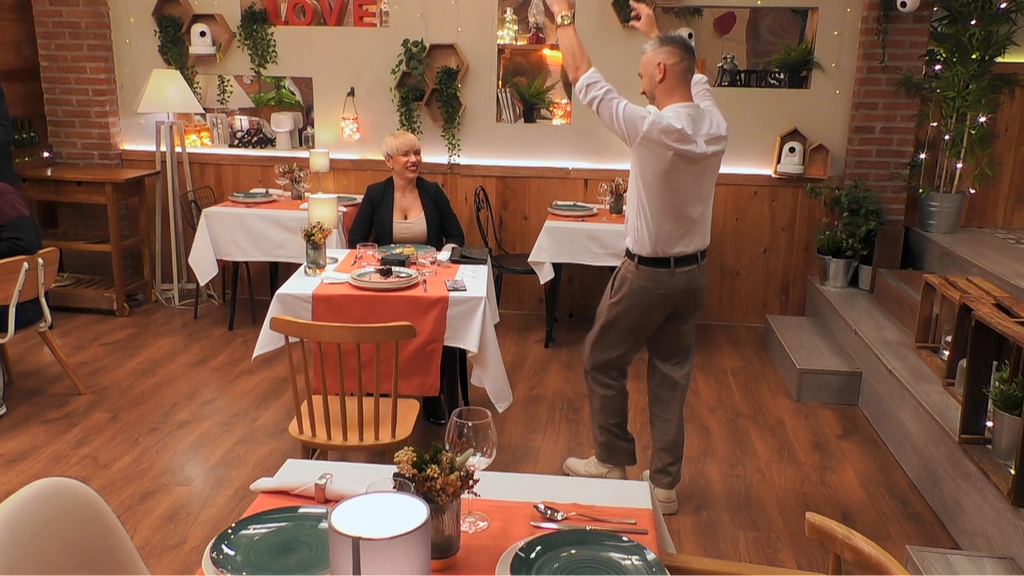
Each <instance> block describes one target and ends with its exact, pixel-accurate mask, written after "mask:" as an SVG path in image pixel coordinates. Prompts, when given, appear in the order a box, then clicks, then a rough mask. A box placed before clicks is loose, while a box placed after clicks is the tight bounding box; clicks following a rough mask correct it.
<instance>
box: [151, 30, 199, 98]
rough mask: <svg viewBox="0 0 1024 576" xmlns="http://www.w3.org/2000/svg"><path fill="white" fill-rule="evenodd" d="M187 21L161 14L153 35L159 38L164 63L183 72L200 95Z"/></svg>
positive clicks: (183, 76) (157, 47)
mask: <svg viewBox="0 0 1024 576" xmlns="http://www.w3.org/2000/svg"><path fill="white" fill-rule="evenodd" d="M184 29H185V23H184V22H183V21H182V19H181V18H178V17H177V16H174V15H171V14H161V15H160V16H158V17H157V20H156V30H154V31H153V35H154V36H156V39H157V46H156V49H157V52H159V53H160V58H161V59H163V61H164V64H167V65H168V66H172V67H174V69H175V70H177V71H178V72H180V73H181V76H182V78H184V79H185V82H187V83H188V86H189V88H191V89H192V92H193V93H195V94H196V95H197V96H198V93H199V82H198V74H197V73H196V68H195V66H192V65H191V64H190V63H189V53H188V42H187V41H186V40H185V32H184Z"/></svg>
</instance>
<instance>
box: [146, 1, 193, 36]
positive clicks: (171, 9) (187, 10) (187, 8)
mask: <svg viewBox="0 0 1024 576" xmlns="http://www.w3.org/2000/svg"><path fill="white" fill-rule="evenodd" d="M195 13H196V11H195V9H193V8H192V3H191V2H189V1H188V0H156V5H155V6H153V22H158V21H157V18H159V17H160V16H163V15H164V14H170V15H171V16H177V17H178V18H181V23H182V25H183V26H188V21H189V20H191V19H192V15H193V14H195ZM185 30H188V28H187V27H186V28H185Z"/></svg>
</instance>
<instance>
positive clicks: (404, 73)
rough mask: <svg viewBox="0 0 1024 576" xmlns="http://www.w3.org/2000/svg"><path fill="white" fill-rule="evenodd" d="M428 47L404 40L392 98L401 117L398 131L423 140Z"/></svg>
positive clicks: (393, 75) (394, 72) (394, 73)
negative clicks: (422, 117)
mask: <svg viewBox="0 0 1024 576" xmlns="http://www.w3.org/2000/svg"><path fill="white" fill-rule="evenodd" d="M426 74H427V43H426V42H424V41H423V40H422V39H420V40H410V39H409V38H406V39H405V40H402V51H401V52H399V54H398V60H397V61H396V62H395V66H394V68H392V69H391V76H392V77H393V78H394V80H395V86H394V87H393V88H392V89H391V97H392V100H393V101H394V103H395V111H396V112H397V113H398V127H399V128H400V129H402V130H405V131H406V132H410V133H412V134H415V135H416V136H419V135H420V134H422V133H423V123H422V119H421V115H422V112H423V98H424V97H426V95H427V79H426Z"/></svg>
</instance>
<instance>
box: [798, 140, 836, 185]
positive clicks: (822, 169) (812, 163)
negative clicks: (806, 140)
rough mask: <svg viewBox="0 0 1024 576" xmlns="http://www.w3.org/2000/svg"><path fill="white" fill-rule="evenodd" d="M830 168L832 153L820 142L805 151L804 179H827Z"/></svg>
mask: <svg viewBox="0 0 1024 576" xmlns="http://www.w3.org/2000/svg"><path fill="white" fill-rule="evenodd" d="M831 166H832V151H831V150H829V149H828V146H825V145H824V144H822V143H821V142H818V143H817V144H813V145H812V146H811V147H810V148H808V149H807V161H806V162H804V177H805V178H816V179H818V180H824V179H826V178H828V172H829V169H830V168H831Z"/></svg>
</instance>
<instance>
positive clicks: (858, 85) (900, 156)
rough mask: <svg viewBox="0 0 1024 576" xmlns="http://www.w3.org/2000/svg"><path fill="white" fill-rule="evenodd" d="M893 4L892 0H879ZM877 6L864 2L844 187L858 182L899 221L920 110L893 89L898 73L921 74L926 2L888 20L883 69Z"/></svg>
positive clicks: (929, 13)
mask: <svg viewBox="0 0 1024 576" xmlns="http://www.w3.org/2000/svg"><path fill="white" fill-rule="evenodd" d="M882 1H889V2H894V0H882ZM878 2H879V0H865V7H864V17H863V18H862V19H861V23H860V42H859V44H858V47H857V78H856V80H855V82H854V88H853V91H854V92H853V110H852V111H851V113H850V133H849V139H848V142H847V148H846V173H845V178H846V180H847V181H851V180H861V181H863V182H865V183H866V184H868V187H869V188H870V189H871V190H873V191H874V192H876V193H878V194H879V196H880V197H881V199H882V202H883V203H884V204H885V210H886V214H887V215H888V217H889V218H890V219H892V220H896V221H902V220H903V216H904V211H905V202H906V192H907V190H906V184H905V178H906V174H907V162H908V161H909V160H910V157H911V155H912V154H913V150H914V132H915V130H914V124H915V122H916V120H917V112H918V109H919V105H918V103H917V102H916V101H915V100H911V99H909V98H908V97H906V96H905V95H903V94H901V93H900V92H898V91H897V90H896V88H895V86H896V81H897V80H898V79H899V73H900V72H901V71H902V70H907V69H909V70H914V71H917V72H919V71H920V70H921V62H922V60H921V56H922V55H923V54H924V51H925V50H926V49H927V48H928V33H929V24H930V22H931V18H932V8H931V2H930V1H928V0H925V2H924V3H923V5H922V7H921V8H920V9H918V10H917V11H916V12H913V13H911V14H903V13H901V12H899V11H897V10H895V9H894V10H893V12H892V14H891V15H890V19H889V22H890V26H889V39H888V43H887V48H886V64H885V65H882V64H881V63H880V62H881V59H882V43H881V41H880V40H879V39H878V37H877V35H876V32H875V31H876V26H877V24H878V16H879V9H878V7H879V4H878Z"/></svg>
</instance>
